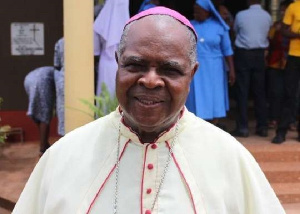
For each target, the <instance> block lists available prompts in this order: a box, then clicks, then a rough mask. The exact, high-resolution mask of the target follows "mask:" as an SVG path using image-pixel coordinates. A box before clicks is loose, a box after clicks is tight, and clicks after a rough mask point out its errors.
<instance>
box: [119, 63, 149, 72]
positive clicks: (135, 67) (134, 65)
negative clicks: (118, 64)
mask: <svg viewBox="0 0 300 214" xmlns="http://www.w3.org/2000/svg"><path fill="white" fill-rule="evenodd" d="M123 67H124V68H126V69H128V70H133V71H136V70H142V69H143V68H144V66H143V65H141V64H137V63H126V64H124V66H123Z"/></svg>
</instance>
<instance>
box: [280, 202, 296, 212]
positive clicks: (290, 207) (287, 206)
mask: <svg viewBox="0 0 300 214" xmlns="http://www.w3.org/2000/svg"><path fill="white" fill-rule="evenodd" d="M283 208H284V210H285V212H286V214H299V212H300V203H296V204H283Z"/></svg>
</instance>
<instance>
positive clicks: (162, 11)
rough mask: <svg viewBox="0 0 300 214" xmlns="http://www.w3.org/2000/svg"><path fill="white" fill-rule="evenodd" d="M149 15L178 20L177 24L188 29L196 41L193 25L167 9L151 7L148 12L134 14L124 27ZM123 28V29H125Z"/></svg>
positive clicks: (175, 12)
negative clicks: (179, 23)
mask: <svg viewBox="0 0 300 214" xmlns="http://www.w3.org/2000/svg"><path fill="white" fill-rule="evenodd" d="M151 15H167V16H171V17H173V18H174V19H176V20H178V21H179V22H181V23H182V24H183V25H185V26H187V27H188V28H190V29H191V30H192V31H193V33H194V35H195V37H196V40H197V38H198V37H197V33H196V31H195V29H194V27H193V25H192V24H191V23H190V21H189V20H188V19H187V18H185V17H184V16H183V15H181V14H180V13H178V12H177V11H175V10H171V9H169V8H166V7H153V8H150V9H148V10H144V11H142V12H140V13H138V14H136V15H135V16H133V17H131V18H130V19H129V20H128V21H127V23H126V24H125V27H126V26H127V25H128V24H130V23H131V22H133V21H136V20H139V19H141V18H143V17H145V16H151ZM125 27H124V28H125Z"/></svg>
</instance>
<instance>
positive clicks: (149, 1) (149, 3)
mask: <svg viewBox="0 0 300 214" xmlns="http://www.w3.org/2000/svg"><path fill="white" fill-rule="evenodd" d="M159 4H160V1H159V0H144V1H143V2H142V4H141V6H140V9H139V13H140V12H142V11H144V10H148V9H150V8H153V7H156V6H158V5H159Z"/></svg>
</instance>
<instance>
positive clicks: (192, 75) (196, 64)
mask: <svg viewBox="0 0 300 214" xmlns="http://www.w3.org/2000/svg"><path fill="white" fill-rule="evenodd" d="M198 68H199V62H197V63H195V65H194V67H193V69H192V73H191V77H192V78H193V77H194V75H195V73H196V71H197V70H198Z"/></svg>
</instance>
